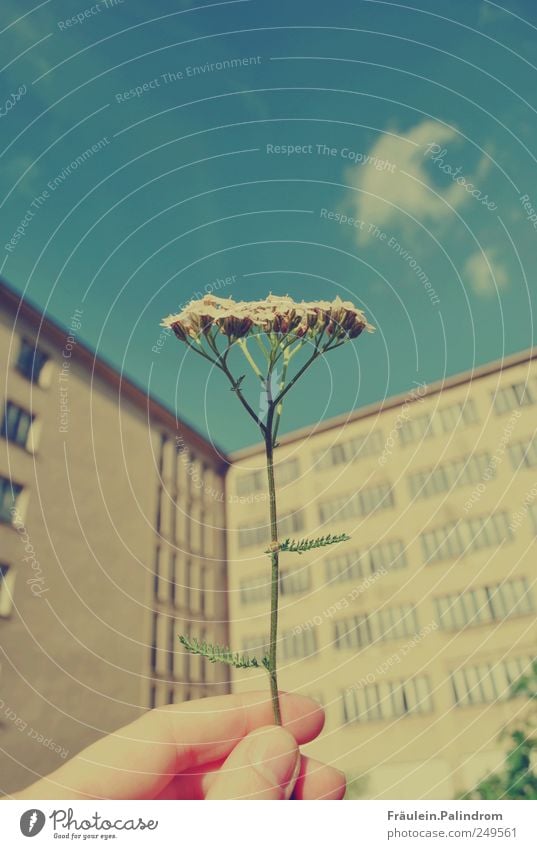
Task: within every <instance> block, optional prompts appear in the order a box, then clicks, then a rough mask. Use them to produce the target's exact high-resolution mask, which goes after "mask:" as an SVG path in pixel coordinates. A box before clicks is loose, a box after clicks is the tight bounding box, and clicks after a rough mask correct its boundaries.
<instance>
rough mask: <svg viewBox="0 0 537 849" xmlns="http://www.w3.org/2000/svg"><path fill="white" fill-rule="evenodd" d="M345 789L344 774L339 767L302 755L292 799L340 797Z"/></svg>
mask: <svg viewBox="0 0 537 849" xmlns="http://www.w3.org/2000/svg"><path fill="white" fill-rule="evenodd" d="M345 789H346V780H345V775H344V773H343V772H340V771H339V769H335V768H334V767H333V766H327V764H323V763H320V762H319V761H316V760H314V759H313V758H306V757H302V759H301V764H300V772H299V775H298V778H297V781H296V784H295V789H294V791H293V799H300V800H303V801H305V800H308V799H342V798H343V796H344V795H345Z"/></svg>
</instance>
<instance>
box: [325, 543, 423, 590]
mask: <svg viewBox="0 0 537 849" xmlns="http://www.w3.org/2000/svg"><path fill="white" fill-rule="evenodd" d="M406 565H407V556H406V550H405V544H404V542H403V540H401V539H392V540H386V542H381V543H379V544H378V545H374V546H371V548H368V549H365V550H364V551H360V550H359V549H354V550H352V549H351V550H350V551H344V552H342V553H341V554H332V555H329V556H328V557H326V558H325V575H326V580H327V582H330V581H349V580H352V579H355V578H365V577H366V576H367V575H370V574H374V573H375V572H381V571H383V570H385V569H386V570H388V569H401V568H403V567H404V566H406Z"/></svg>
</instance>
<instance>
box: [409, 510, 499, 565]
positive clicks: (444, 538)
mask: <svg viewBox="0 0 537 849" xmlns="http://www.w3.org/2000/svg"><path fill="white" fill-rule="evenodd" d="M420 539H421V549H422V553H423V558H424V560H425V561H426V562H427V563H439V562H440V561H442V560H449V559H451V558H456V557H463V556H464V555H466V554H470V553H471V552H473V551H478V550H480V549H482V548H492V547H493V546H499V545H501V543H502V542H504V541H511V540H512V539H513V531H512V530H511V528H510V527H509V517H508V515H507V513H506V512H505V511H502V512H499V513H492V514H491V515H490V516H479V517H476V518H474V519H457V520H455V521H453V522H448V523H447V524H446V525H442V526H440V527H438V528H434V529H433V530H432V531H426V532H425V533H423V534H421V537H420Z"/></svg>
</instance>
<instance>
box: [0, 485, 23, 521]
mask: <svg viewBox="0 0 537 849" xmlns="http://www.w3.org/2000/svg"><path fill="white" fill-rule="evenodd" d="M22 489H23V488H22V486H21V484H20V483H14V482H13V481H10V480H9V478H4V477H2V476H1V475H0V522H9V523H10V524H14V522H15V520H16V518H17V515H16V511H17V503H18V499H19V498H20V495H21V493H22Z"/></svg>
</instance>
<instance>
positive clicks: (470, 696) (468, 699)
mask: <svg viewBox="0 0 537 849" xmlns="http://www.w3.org/2000/svg"><path fill="white" fill-rule="evenodd" d="M531 664H532V658H531V657H518V658H509V659H508V660H504V661H501V662H500V663H492V662H486V663H480V664H477V665H475V666H463V667H461V668H460V669H458V670H454V671H452V672H451V673H450V683H451V691H452V697H453V703H454V705H455V706H456V707H465V706H468V705H479V704H490V703H493V702H497V701H503V700H505V699H507V698H509V696H510V694H511V691H512V687H513V684H514V683H515V682H516V681H517V680H518V679H519V678H520V677H521V675H524V674H525V673H527V672H528V670H529V669H530V668H531ZM341 698H342V707H343V721H344V722H345V723H351V722H375V721H376V722H378V721H379V720H390V719H397V718H399V717H403V716H410V715H412V714H421V713H430V712H431V711H432V709H433V702H432V695H431V682H430V679H429V678H428V677H427V676H424V675H421V676H416V677H415V678H411V679H409V680H407V681H379V682H377V683H372V684H365V685H364V686H360V685H357V686H355V687H352V688H351V687H350V688H349V689H347V690H345V691H344V692H343V693H342V697H341Z"/></svg>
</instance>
